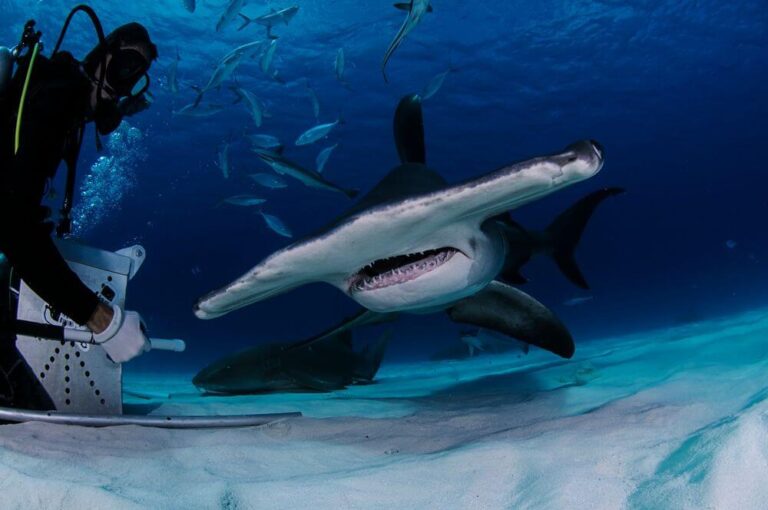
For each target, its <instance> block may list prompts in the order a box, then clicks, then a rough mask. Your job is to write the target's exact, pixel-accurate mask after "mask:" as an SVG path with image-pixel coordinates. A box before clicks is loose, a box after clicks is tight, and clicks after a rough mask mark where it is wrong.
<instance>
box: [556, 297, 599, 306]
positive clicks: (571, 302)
mask: <svg viewBox="0 0 768 510" xmlns="http://www.w3.org/2000/svg"><path fill="white" fill-rule="evenodd" d="M593 299H595V296H578V297H573V298H571V299H566V300H565V301H563V305H565V306H576V305H583V304H584V303H588V302H589V301H592V300H593Z"/></svg>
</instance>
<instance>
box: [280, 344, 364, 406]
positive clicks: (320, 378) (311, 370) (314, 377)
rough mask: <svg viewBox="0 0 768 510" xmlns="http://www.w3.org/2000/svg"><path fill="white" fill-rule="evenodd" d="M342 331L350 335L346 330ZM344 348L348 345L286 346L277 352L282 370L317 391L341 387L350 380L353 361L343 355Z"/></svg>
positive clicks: (352, 374)
mask: <svg viewBox="0 0 768 510" xmlns="http://www.w3.org/2000/svg"><path fill="white" fill-rule="evenodd" d="M345 334H346V335H349V336H351V333H349V332H346V333H345ZM334 340H335V339H334ZM339 347H343V346H339ZM344 350H346V351H349V350H351V349H350V348H349V347H346V348H343V349H336V348H334V347H333V346H327V348H317V349H315V348H313V347H312V346H309V347H305V348H303V349H289V350H286V351H284V352H283V355H282V356H281V361H282V368H283V372H285V374H286V375H288V376H289V377H290V378H291V379H293V380H294V381H296V383H298V384H299V385H300V386H303V387H305V388H310V389H313V390H317V391H332V390H339V389H343V388H345V387H346V386H348V385H350V384H352V382H353V380H354V364H353V363H352V362H351V361H352V360H351V358H350V357H349V356H345V355H344ZM337 351H338V352H337Z"/></svg>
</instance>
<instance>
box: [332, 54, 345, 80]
mask: <svg viewBox="0 0 768 510" xmlns="http://www.w3.org/2000/svg"><path fill="white" fill-rule="evenodd" d="M345 67H346V61H345V59H344V48H339V49H338V50H337V51H336V61H335V62H334V65H333V70H334V71H335V73H336V79H337V80H339V81H340V82H341V83H344V68H345Z"/></svg>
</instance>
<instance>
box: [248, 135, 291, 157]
mask: <svg viewBox="0 0 768 510" xmlns="http://www.w3.org/2000/svg"><path fill="white" fill-rule="evenodd" d="M246 138H247V139H248V141H249V142H251V145H252V146H253V148H254V149H256V150H258V149H268V150H271V151H274V152H277V153H278V154H279V153H281V152H283V144H282V143H280V140H278V139H277V137H276V136H272V135H246Z"/></svg>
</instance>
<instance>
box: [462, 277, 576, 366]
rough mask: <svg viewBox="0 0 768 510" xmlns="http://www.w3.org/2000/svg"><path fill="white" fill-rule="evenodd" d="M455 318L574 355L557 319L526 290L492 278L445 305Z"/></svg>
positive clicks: (560, 353)
mask: <svg viewBox="0 0 768 510" xmlns="http://www.w3.org/2000/svg"><path fill="white" fill-rule="evenodd" d="M448 315H449V316H450V318H451V320H453V321H454V322H460V323H465V324H472V325H473V326H479V327H481V328H486V329H490V330H493V331H498V332H499V333H503V334H505V335H507V336H510V337H513V338H516V339H518V340H520V341H522V342H525V343H529V344H533V345H535V346H537V347H541V348H542V349H545V350H547V351H550V352H552V353H554V354H557V355H558V356H561V357H563V358H570V357H571V356H573V353H574V350H575V347H574V344H573V338H572V337H571V334H570V332H568V329H566V327H565V326H564V325H563V323H562V322H560V319H558V318H557V316H556V315H555V314H554V313H553V312H552V311H551V310H550V309H548V308H547V307H546V306H544V305H542V304H541V303H539V302H538V301H536V300H535V299H533V298H532V297H531V296H529V295H528V294H526V293H524V292H522V291H519V290H517V289H515V288H512V287H510V286H509V285H505V284H503V283H501V282H495V281H494V282H491V283H490V284H489V285H488V286H487V287H486V288H485V289H483V290H482V291H480V292H478V293H477V294H475V295H474V296H472V297H468V298H466V299H463V300H461V301H459V302H458V303H456V304H455V305H453V306H452V307H451V308H449V309H448Z"/></svg>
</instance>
